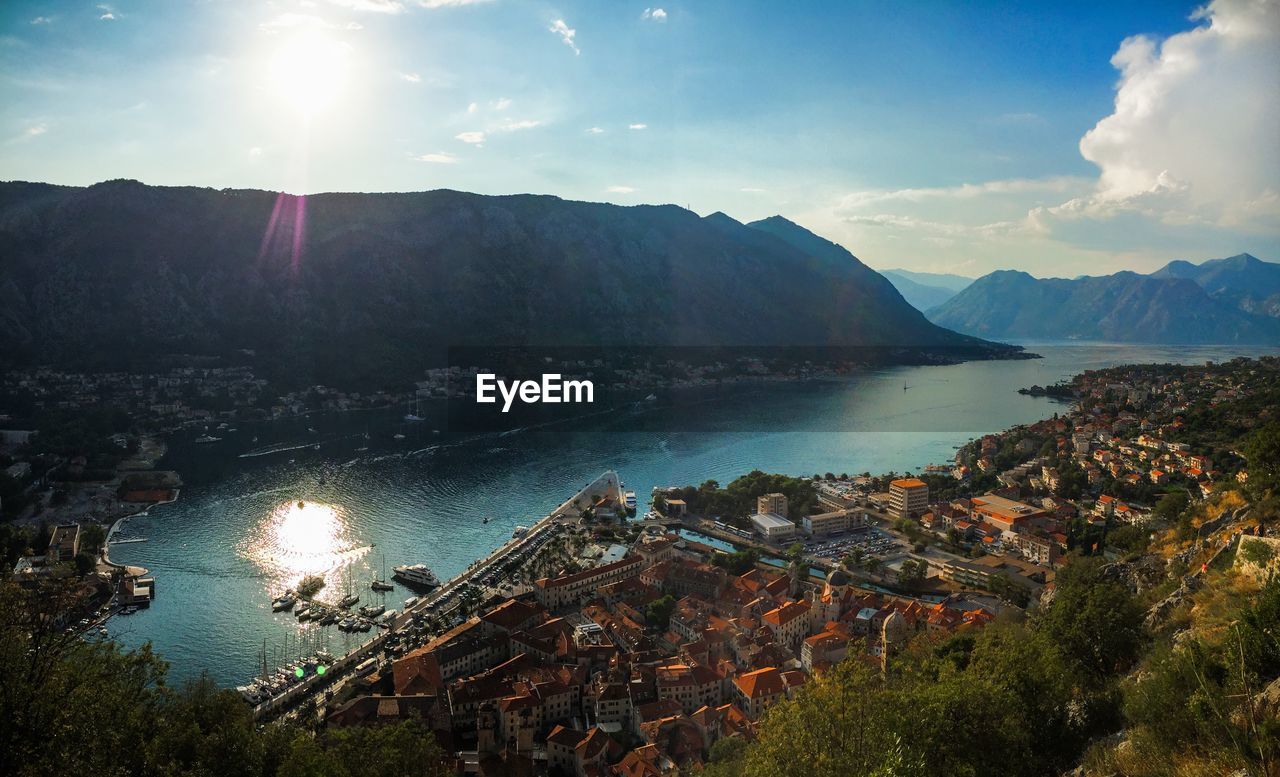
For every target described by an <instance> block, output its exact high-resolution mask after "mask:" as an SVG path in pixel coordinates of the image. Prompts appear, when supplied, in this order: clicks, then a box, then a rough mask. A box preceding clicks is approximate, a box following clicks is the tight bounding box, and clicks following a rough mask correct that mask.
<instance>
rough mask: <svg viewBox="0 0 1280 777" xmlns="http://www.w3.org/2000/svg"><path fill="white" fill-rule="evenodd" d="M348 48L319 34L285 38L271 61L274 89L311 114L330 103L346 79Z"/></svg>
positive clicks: (301, 110) (303, 112) (292, 103)
mask: <svg viewBox="0 0 1280 777" xmlns="http://www.w3.org/2000/svg"><path fill="white" fill-rule="evenodd" d="M348 56H349V48H348V46H347V45H346V44H345V43H341V42H339V41H335V40H331V39H329V38H326V37H324V36H323V35H319V34H306V35H301V36H299V37H296V38H293V39H291V40H289V41H287V42H286V43H285V44H284V45H283V46H282V47H281V48H280V50H279V51H277V52H276V55H275V57H274V58H273V59H272V61H271V81H272V84H273V85H274V86H275V89H276V92H277V93H278V94H279V95H280V97H282V98H283V99H284V100H286V101H287V102H289V103H290V104H291V105H293V106H294V107H295V108H297V109H298V110H299V111H300V112H301V113H302V114H303V115H304V116H306V117H308V118H309V117H311V116H314V115H315V114H317V113H319V112H321V111H323V110H324V109H326V108H328V107H330V106H331V105H333V103H334V101H335V100H336V99H337V97H338V95H339V93H340V92H341V91H342V88H343V86H344V84H345V82H346V77H347V68H348V62H347V60H348Z"/></svg>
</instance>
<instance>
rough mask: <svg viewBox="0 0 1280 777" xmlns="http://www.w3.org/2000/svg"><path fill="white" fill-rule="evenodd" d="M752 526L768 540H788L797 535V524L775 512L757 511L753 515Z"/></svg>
mask: <svg viewBox="0 0 1280 777" xmlns="http://www.w3.org/2000/svg"><path fill="white" fill-rule="evenodd" d="M751 526H752V527H753V528H754V529H755V530H756V534H759V535H760V536H761V537H764V538H765V539H767V540H786V539H790V538H792V537H794V536H796V525H795V524H794V523H792V522H791V521H788V520H787V519H786V518H783V517H782V516H780V515H776V514H774V513H757V514H755V515H753V516H751Z"/></svg>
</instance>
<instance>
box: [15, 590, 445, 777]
mask: <svg viewBox="0 0 1280 777" xmlns="http://www.w3.org/2000/svg"><path fill="white" fill-rule="evenodd" d="M45 594H46V595H45V596H42V597H41V598H39V599H35V598H33V597H32V596H31V595H30V594H29V593H28V592H25V591H23V590H21V589H19V588H17V587H16V586H13V585H11V584H9V583H4V584H0V666H3V667H5V670H4V680H3V682H0V774H5V775H15V777H28V776H29V777H47V776H48V775H75V774H80V775H94V777H113V776H114V775H122V776H123V775H228V776H229V777H230V776H231V775H237V776H242V777H256V776H258V775H261V777H331V776H335V775H336V776H337V777H356V776H357V775H361V776H363V775H370V776H376V777H408V776H412V777H439V776H441V775H446V774H452V770H451V769H446V768H445V766H444V753H443V752H442V751H441V749H440V747H439V746H438V745H437V744H436V742H435V739H434V738H433V737H432V735H431V733H430V732H429V731H428V730H427V729H426V727H425V726H424V725H422V724H421V723H420V722H418V721H410V722H406V723H401V724H398V725H393V726H380V727H356V728H344V729H331V730H327V731H312V730H308V729H306V728H303V727H301V726H284V725H271V726H266V727H263V728H258V727H256V726H255V724H254V722H253V719H252V716H251V714H250V711H249V708H248V707H247V706H246V705H245V703H244V702H243V701H242V700H241V699H240V697H239V695H237V694H236V693H235V692H233V691H227V690H219V689H218V688H216V687H215V686H214V685H213V683H212V682H211V681H209V680H208V679H200V680H196V681H193V682H190V683H187V684H183V685H180V686H177V687H174V686H171V685H169V684H168V683H167V679H166V666H165V664H164V662H163V661H161V660H160V658H158V657H157V656H156V655H155V654H154V653H152V652H151V651H150V650H149V649H146V648H143V649H142V650H139V651H136V652H129V653H124V652H121V651H120V650H119V649H118V648H117V647H115V646H114V645H113V644H111V643H90V642H84V641H82V640H81V639H80V638H78V637H76V636H72V635H69V634H67V633H65V632H64V631H63V630H62V629H61V628H59V627H57V626H56V625H55V623H56V621H55V619H54V618H53V617H52V616H53V613H56V612H59V611H61V610H60V609H59V608H60V607H62V606H65V605H67V604H69V602H68V599H69V598H70V597H73V596H74V593H73V592H72V591H70V590H63V591H53V592H45Z"/></svg>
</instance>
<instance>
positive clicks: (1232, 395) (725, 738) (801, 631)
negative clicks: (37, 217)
mask: <svg viewBox="0 0 1280 777" xmlns="http://www.w3.org/2000/svg"><path fill="white" fill-rule="evenodd" d="M1278 369H1280V362H1277V360H1275V359H1270V358H1264V359H1262V360H1260V361H1248V360H1237V361H1235V362H1231V363H1228V364H1225V365H1205V366H1204V367H1198V368H1187V367H1172V366H1167V365H1161V366H1145V367H1124V368H1115V369H1109V370H1102V371H1098V372H1088V373H1084V374H1083V375H1080V376H1078V377H1077V378H1076V379H1075V380H1074V381H1073V382H1072V383H1071V384H1070V385H1069V386H1068V387H1064V388H1063V389H1060V391H1059V393H1061V394H1066V393H1069V394H1070V396H1071V400H1070V404H1069V405H1065V404H1064V405H1063V408H1062V409H1063V412H1061V413H1059V414H1055V415H1054V417H1052V418H1050V419H1047V420H1044V421H1041V422H1038V423H1035V424H1031V425H1028V426H1022V427H1015V428H1013V429H1010V430H1008V431H1006V432H1003V433H1000V434H993V435H987V436H983V437H981V438H979V439H976V440H974V441H972V442H971V443H969V444H967V445H964V446H962V447H961V448H960V449H959V450H958V451H957V453H956V454H955V458H954V461H953V462H951V463H950V464H949V465H941V466H931V467H928V468H927V469H926V470H925V471H923V472H921V473H919V474H914V475H913V474H910V473H904V474H897V473H888V474H884V475H878V476H873V475H871V474H870V473H863V474H861V475H849V474H842V475H836V474H834V473H826V474H814V475H812V476H802V477H796V476H787V475H770V474H766V473H763V472H758V471H757V472H752V473H748V474H746V475H744V476H743V477H741V478H739V479H737V480H735V481H734V482H732V483H729V484H727V485H726V486H725V487H721V486H720V484H718V483H715V482H714V481H708V482H707V483H703V484H701V485H698V486H694V485H690V486H672V487H662V488H656V489H655V490H654V494H653V497H652V509H651V510H650V511H649V512H648V513H646V514H645V515H643V516H642V517H640V518H639V519H631V518H629V515H628V514H629V512H630V508H631V497H630V495H629V494H628V493H627V492H625V490H624V487H623V486H622V484H621V482H620V481H619V480H618V477H617V475H616V474H614V473H612V472H607V473H605V474H604V475H602V476H601V477H600V478H599V479H597V480H596V481H594V482H593V483H590V484H588V485H587V486H586V487H585V488H583V489H582V490H580V491H579V492H578V493H577V494H576V495H574V496H573V497H571V498H570V499H569V500H567V501H566V502H565V503H564V504H562V505H561V506H560V507H559V508H558V509H557V510H555V511H553V512H552V513H551V514H550V515H548V516H547V517H546V518H544V519H543V520H542V521H541V522H539V523H538V524H537V525H535V526H533V527H532V528H530V529H524V530H521V531H519V532H517V536H515V537H514V538H513V539H512V540H511V541H510V542H509V543H507V544H505V545H503V546H502V547H501V548H499V549H497V550H496V551H495V552H494V553H493V554H492V555H490V556H489V557H487V558H485V559H481V560H478V561H477V562H476V563H474V564H472V565H471V567H469V568H468V570H467V571H466V572H464V573H463V574H462V575H460V576H459V577H458V578H455V579H454V580H451V581H448V582H446V583H445V584H444V585H443V586H441V587H439V588H438V589H436V590H435V591H433V592H431V593H430V594H429V595H424V596H422V597H420V598H419V597H415V598H414V602H413V603H412V604H411V605H408V604H407V606H406V609H405V611H404V612H403V613H400V614H389V616H388V617H387V618H386V619H384V620H382V621H381V622H380V623H379V625H380V626H382V629H380V630H379V631H378V632H376V633H375V635H374V637H373V638H372V639H371V640H370V641H369V642H367V643H365V644H364V645H362V646H361V647H360V648H359V649H357V650H356V651H355V652H353V653H352V654H350V655H347V656H343V657H339V658H336V659H335V658H334V657H332V656H324V657H320V656H317V657H315V658H313V659H311V660H309V661H305V662H301V661H300V662H297V663H296V664H294V665H291V666H290V667H287V668H286V669H285V670H282V671H281V672H280V673H279V674H277V675H274V676H273V675H272V672H271V670H270V669H269V668H268V667H266V666H265V665H264V667H263V673H262V674H263V676H262V677H260V678H258V679H257V680H256V681H255V684H254V685H252V686H246V689H245V698H246V699H249V700H250V702H251V704H252V707H253V714H254V717H255V718H256V719H257V720H258V721H259V722H263V723H265V722H268V721H276V720H287V721H290V722H293V723H300V724H303V725H307V726H323V727H326V728H329V729H341V728H344V727H350V726H366V725H372V724H378V725H381V724H389V723H396V722H399V721H411V720H419V721H422V722H423V723H424V724H425V725H426V726H427V727H428V728H429V729H430V730H431V731H432V733H433V734H434V737H435V740H436V742H438V743H439V745H440V746H441V747H442V748H443V750H444V752H445V753H446V754H448V757H449V760H450V763H452V765H453V770H454V771H456V772H457V773H460V774H477V775H496V774H573V775H580V776H584V777H585V776H586V775H620V776H621V775H626V776H628V777H630V776H632V775H674V774H678V773H684V772H685V771H687V770H689V769H691V768H697V767H699V766H701V765H703V764H706V763H710V762H714V761H716V760H718V758H719V756H720V755H722V754H723V753H725V752H729V751H731V750H733V749H734V748H736V747H740V746H742V745H744V744H745V743H749V742H751V741H753V740H754V739H755V738H756V736H757V730H758V727H759V726H760V724H761V722H762V720H763V719H764V717H765V716H766V713H767V711H768V710H770V709H771V708H773V707H774V706H776V705H778V704H780V703H781V702H783V701H784V700H788V699H795V698H797V696H798V695H799V694H802V693H803V689H804V688H805V687H806V686H807V685H808V684H810V683H812V682H813V681H814V678H815V677H819V676H821V675H823V674H824V673H826V672H830V671H832V670H833V668H835V667H837V666H838V665H840V664H842V663H844V662H857V663H861V664H864V665H865V666H866V667H867V668H868V669H869V670H870V671H873V672H877V673H881V674H887V673H890V672H892V671H893V667H894V664H895V662H896V661H898V660H899V657H900V656H902V655H903V653H904V651H908V650H910V649H913V647H914V648H915V649H918V648H919V647H920V646H921V645H931V644H932V645H937V644H940V643H942V642H944V641H946V640H948V639H951V638H953V637H955V636H957V635H963V634H966V633H976V632H979V631H981V630H983V629H985V628H986V627H988V626H989V625H990V624H991V623H993V622H994V621H995V620H996V619H997V618H998V617H1000V616H1002V615H1004V614H1006V613H1007V614H1011V615H1013V616H1017V615H1019V614H1021V613H1023V612H1028V611H1034V610H1035V609H1036V608H1037V606H1038V603H1039V602H1040V601H1041V599H1042V598H1043V597H1044V596H1046V595H1050V594H1052V592H1053V589H1054V586H1055V579H1056V576H1057V575H1058V574H1059V573H1060V572H1061V571H1062V570H1063V568H1064V565H1070V564H1072V563H1076V560H1077V559H1080V558H1082V557H1088V556H1098V557H1101V558H1103V559H1107V560H1114V559H1118V558H1120V557H1121V556H1123V555H1124V553H1125V551H1126V549H1127V545H1128V544H1129V543H1135V542H1142V543H1145V541H1146V538H1147V537H1148V536H1149V535H1152V533H1153V532H1155V531H1157V530H1165V529H1176V530H1179V531H1182V530H1183V529H1185V528H1186V527H1179V526H1176V525H1174V524H1175V523H1176V522H1177V521H1179V520H1180V519H1179V515H1181V514H1182V513H1183V512H1184V508H1185V507H1186V506H1187V504H1188V503H1190V502H1191V501H1192V500H1202V499H1205V498H1208V497H1210V496H1211V495H1213V494H1215V493H1219V492H1222V491H1223V490H1224V489H1227V490H1229V489H1232V488H1236V487H1239V486H1240V485H1241V484H1244V483H1247V482H1248V479H1249V472H1248V468H1247V466H1246V460H1245V458H1244V456H1243V454H1241V453H1240V452H1239V451H1237V450H1235V448H1234V447H1233V444H1232V443H1231V440H1233V439H1234V437H1233V435H1232V433H1231V432H1230V431H1228V430H1227V428H1226V427H1228V426H1230V425H1231V424H1229V423H1228V424H1224V423H1222V419H1221V418H1219V417H1217V416H1218V415H1220V414H1217V415H1215V414H1216V409H1217V408H1218V406H1219V405H1223V406H1226V405H1228V404H1229V405H1230V406H1231V407H1248V404H1249V402H1250V400H1251V397H1254V396H1255V395H1257V394H1258V393H1259V392H1260V391H1262V390H1263V389H1265V388H1267V387H1269V385H1270V382H1271V381H1272V378H1273V377H1274V375H1275V373H1276V371H1277V370H1278ZM1208 418H1214V419H1216V420H1215V422H1213V423H1207V422H1206V419H1208ZM1235 422H1245V423H1247V419H1243V418H1241V417H1238V416H1237V417H1233V419H1232V423H1235ZM13 466H17V465H10V469H12V468H13ZM11 474H12V475H15V476H19V477H20V476H23V475H25V474H26V473H11ZM133 485H134V486H136V487H137V488H140V489H142V490H143V491H145V490H146V489H145V488H144V486H145V485H146V484H141V483H134V484H133ZM153 485H154V484H153ZM154 487H155V488H159V487H160V486H154ZM1218 528H1220V525H1212V524H1205V525H1202V526H1199V527H1197V528H1192V529H1190V530H1189V531H1190V533H1191V538H1192V539H1193V540H1194V542H1193V544H1192V545H1191V548H1190V551H1188V553H1187V554H1186V555H1187V560H1188V561H1191V560H1195V559H1198V558H1200V557H1201V556H1197V555H1196V554H1197V553H1212V554H1214V556H1208V557H1207V558H1210V559H1212V558H1213V557H1215V556H1216V553H1218V552H1219V551H1220V550H1221V548H1222V547H1224V545H1223V542H1222V538H1221V537H1219V536H1217V535H1215V531H1216V530H1217V529H1218ZM100 534H101V533H100V531H93V530H91V529H90V528H89V527H86V528H84V529H83V530H82V527H81V526H80V525H79V524H77V523H74V522H68V523H65V524H60V525H58V526H56V527H55V528H53V530H52V532H51V535H50V537H49V539H48V543H47V548H40V549H31V553H29V554H26V555H23V556H22V557H20V558H18V559H17V560H16V562H14V566H13V568H12V578H13V580H14V582H16V583H17V584H18V585H20V586H22V587H24V588H26V589H28V590H31V591H39V590H42V586H47V585H49V584H50V581H51V579H56V580H61V581H66V580H75V579H79V580H81V581H83V583H84V585H83V587H82V592H81V593H80V594H79V597H80V598H79V599H74V598H73V599H72V600H71V602H70V603H69V604H68V605H67V606H66V609H65V610H64V612H63V613H61V619H60V621H59V623H60V625H65V627H66V631H67V632H68V633H75V634H82V635H83V637H84V638H85V639H99V638H100V637H101V634H100V633H99V632H100V631H101V632H103V633H105V629H103V628H102V627H101V626H100V620H99V616H101V615H108V616H109V615H110V614H111V613H114V612H117V611H121V610H127V608H128V607H130V606H145V601H146V600H147V599H149V597H151V596H152V595H154V593H153V588H154V585H155V581H154V580H153V579H151V578H149V577H146V576H145V570H133V571H132V572H131V571H130V570H128V569H119V568H116V567H114V566H113V565H111V564H110V563H109V560H108V558H107V555H106V552H105V548H106V544H107V543H106V542H104V538H103V537H102V536H100ZM1237 534H1238V532H1237ZM1227 544H1229V543H1227ZM82 548H91V550H92V552H93V553H96V554H97V555H96V561H94V562H93V563H90V564H87V565H86V564H83V563H73V562H75V561H76V559H78V558H80V557H82V556H83V555H84V552H83V550H82ZM37 550H39V551H41V552H38V553H37V552H36V551H37ZM95 597H96V598H95ZM106 597H109V598H110V601H109V602H107V603H106V604H105V605H104V604H103V600H104V598H106ZM82 615H84V616H87V617H86V618H85V619H83V620H79V621H78V622H79V626H77V625H76V623H77V620H78V619H79V618H80V617H81V616H82ZM264 660H265V657H264ZM268 687H270V691H269V692H268V691H267V690H266V689H267V688H268Z"/></svg>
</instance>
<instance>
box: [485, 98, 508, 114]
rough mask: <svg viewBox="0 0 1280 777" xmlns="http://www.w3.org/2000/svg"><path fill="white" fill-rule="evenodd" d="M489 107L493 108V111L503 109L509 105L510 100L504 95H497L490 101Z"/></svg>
mask: <svg viewBox="0 0 1280 777" xmlns="http://www.w3.org/2000/svg"><path fill="white" fill-rule="evenodd" d="M489 107H490V108H493V109H494V110H495V111H505V110H506V109H507V108H510V107H511V100H509V99H507V98H506V97H499V98H498V99H496V100H494V101H493V102H492V103H490V104H489Z"/></svg>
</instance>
